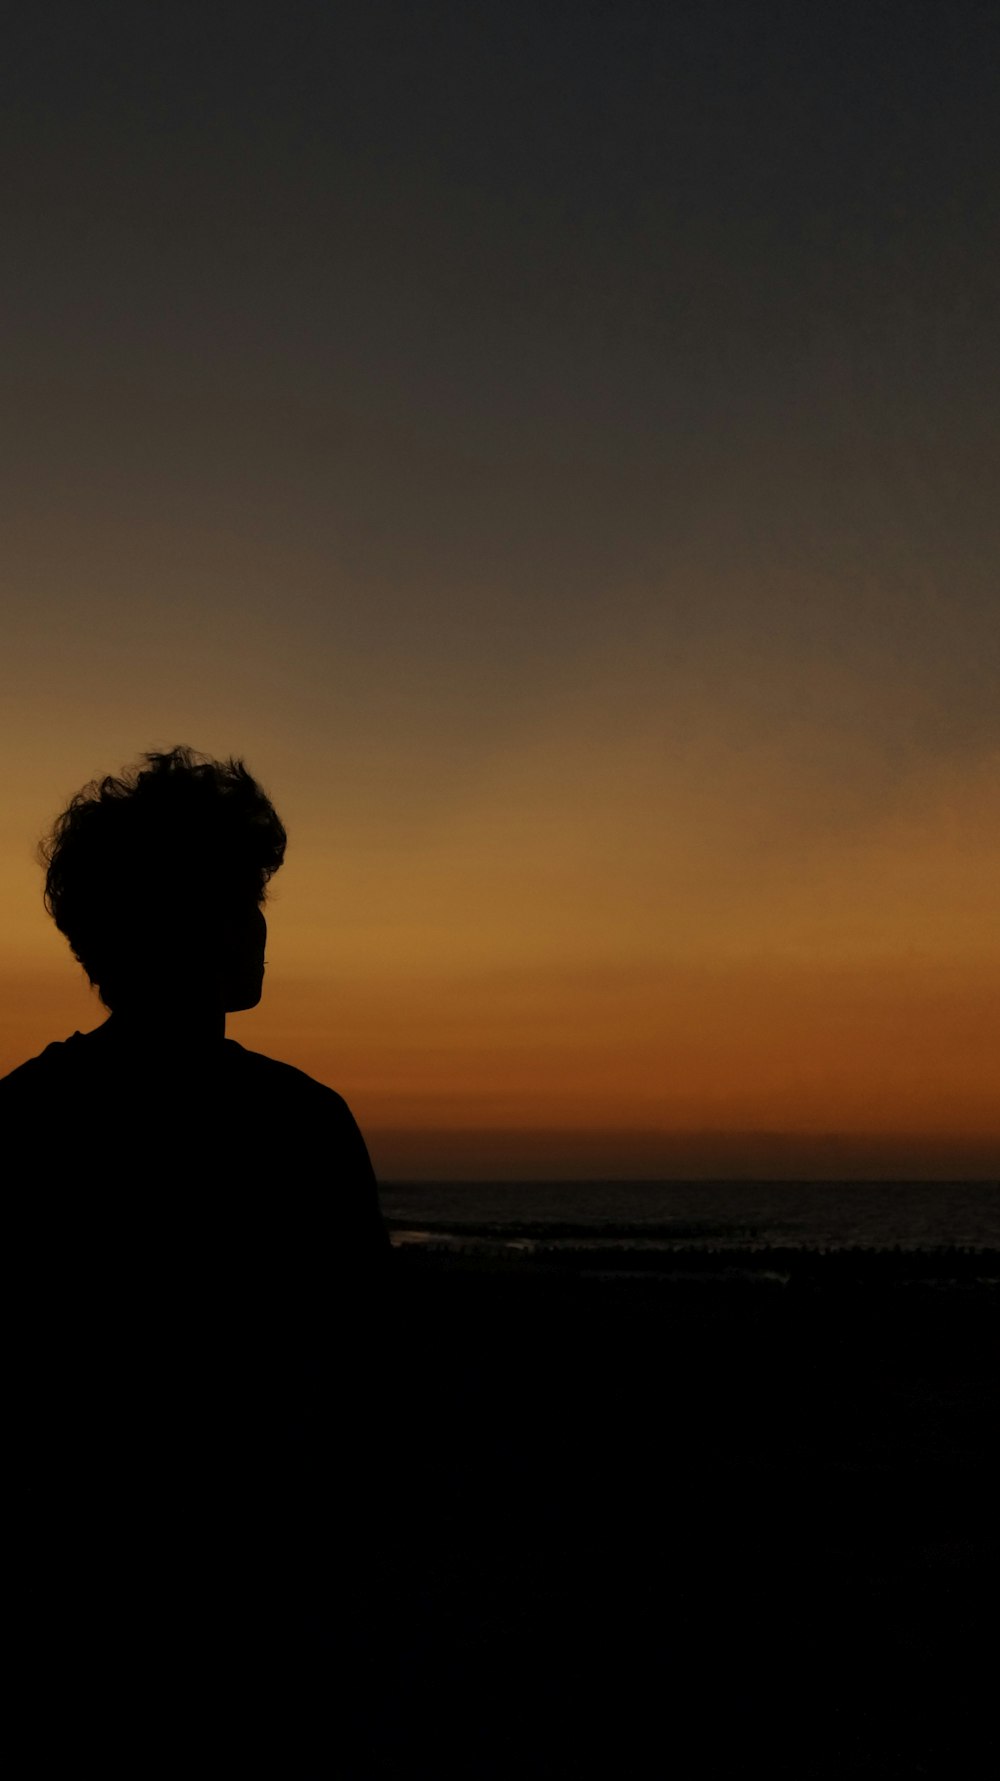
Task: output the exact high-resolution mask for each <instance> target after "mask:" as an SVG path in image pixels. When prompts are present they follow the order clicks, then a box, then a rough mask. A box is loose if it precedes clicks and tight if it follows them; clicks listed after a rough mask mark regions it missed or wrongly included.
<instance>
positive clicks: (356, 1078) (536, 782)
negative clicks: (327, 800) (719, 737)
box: [0, 733, 1000, 1177]
mask: <svg viewBox="0 0 1000 1781" xmlns="http://www.w3.org/2000/svg"><path fill="white" fill-rule="evenodd" d="M563 751H565V752H563ZM70 752H71V750H70V748H69V746H68V745H67V750H66V753H67V757H68V756H69V754H70ZM219 752H223V751H222V750H219ZM247 753H248V758H249V764H250V765H251V767H252V768H253V769H254V770H256V771H257V772H258V774H259V775H260V776H261V778H262V780H263V782H264V783H265V784H266V785H267V787H268V789H269V790H270V791H271V792H272V794H273V795H274V797H275V801H276V803H277V804H278V807H279V810H281V811H282V814H283V815H285V816H286V819H287V820H288V822H289V828H290V835H291V839H290V847H289V857H288V863H287V865H286V867H285V868H284V869H283V871H282V872H281V873H280V874H279V875H278V877H277V878H276V879H275V881H274V885H273V888H272V894H271V898H270V900H269V904H268V909H267V913H268V920H269V940H268V961H269V962H268V975H267V980H266V987H265V996H264V1000H263V1002H262V1004H261V1006H260V1008H259V1009H257V1010H254V1011H253V1012H251V1013H248V1014H244V1015H238V1016H232V1017H230V1020H229V1023H228V1030H229V1032H230V1034H231V1036H233V1037H235V1038H237V1039H239V1040H240V1041H241V1043H243V1044H245V1045H248V1046H250V1047H251V1048H252V1049H257V1050H262V1051H265V1052H270V1053H272V1054H273V1055H275V1056H278V1057H282V1058H284V1059H286V1060H287V1061H289V1062H291V1063H294V1064H296V1065H298V1066H299V1067H300V1068H302V1069H305V1070H307V1071H308V1072H309V1073H310V1074H311V1075H314V1076H316V1077H318V1078H319V1079H320V1080H322V1081H325V1082H328V1083H330V1085H331V1086H334V1087H336V1088H337V1089H338V1090H339V1091H340V1092H341V1093H343V1094H344V1095H345V1097H346V1098H347V1100H348V1101H349V1103H350V1105H351V1106H352V1108H353V1109H354V1111H355V1113H356V1115H357V1117H358V1119H359V1122H360V1123H361V1125H362V1129H363V1130H364V1131H365V1132H366V1135H367V1136H368V1139H369V1143H370V1146H371V1148H372V1152H373V1157H374V1160H375V1162H376V1166H377V1167H378V1168H379V1169H380V1171H381V1172H382V1173H383V1174H391V1175H392V1176H395V1177H400V1176H407V1175H416V1176H420V1175H423V1176H428V1175H430V1176H447V1175H450V1174H451V1175H454V1174H458V1175H462V1174H463V1173H470V1172H471V1173H473V1174H492V1175H500V1176H502V1175H503V1174H505V1173H509V1174H511V1175H519V1176H525V1175H526V1176H532V1175H537V1176H545V1175H553V1174H557V1175H558V1174H570V1175H574V1174H579V1175H597V1176H607V1175H612V1176H613V1175H615V1174H619V1175H628V1174H670V1173H680V1174H702V1173H708V1174H712V1173H715V1174H720V1173H721V1174H729V1173H751V1174H758V1175H766V1174H773V1175H784V1174H789V1173H790V1174H793V1175H794V1174H796V1173H801V1172H806V1173H810V1172H811V1173H827V1174H831V1173H832V1174H833V1175H837V1174H838V1173H842V1174H844V1175H845V1176H847V1175H852V1174H853V1175H857V1174H861V1175H865V1174H869V1175H883V1174H887V1173H888V1174H892V1173H899V1174H921V1173H926V1174H929V1175H935V1176H938V1177H940V1176H942V1175H944V1176H946V1177H947V1176H949V1175H953V1176H959V1175H977V1176H984V1175H986V1176H991V1175H992V1174H994V1173H996V1172H997V1169H998V1165H1000V1117H998V1111H997V1087H996V1085H997V1082H998V1080H1000V1057H998V1039H997V1027H998V1023H997V1019H996V1010H997V1007H998V1006H1000V940H998V937H997V932H996V922H995V919H994V908H995V887H996V886H997V884H998V883H1000V841H998V837H1000V822H998V820H997V817H998V815H1000V810H998V794H997V786H998V784H1000V772H998V771H997V767H998V765H1000V763H997V762H996V761H995V760H993V759H987V760H984V761H983V762H982V763H981V764H980V765H979V768H978V770H976V771H974V770H971V769H970V766H969V764H968V763H966V764H965V765H964V767H963V770H962V772H961V773H959V772H957V771H954V772H952V773H950V774H949V773H948V772H947V771H945V770H944V769H942V767H941V766H940V764H935V765H934V766H933V768H932V769H930V770H929V771H927V772H926V773H925V774H924V776H923V778H922V780H921V781H919V782H918V781H917V780H916V779H915V780H914V781H913V782H912V783H911V785H910V788H909V791H908V794H907V795H906V796H902V797H897V798H896V799H894V801H893V807H892V811H891V814H890V815H889V816H888V817H887V816H885V815H884V814H882V815H881V816H873V815H872V814H871V813H870V812H867V811H866V812H864V813H863V814H862V816H861V818H859V819H858V820H855V821H854V822H851V823H849V824H846V825H844V826H834V828H833V829H832V831H831V829H830V827H829V826H827V825H825V824H824V823H823V822H819V823H817V822H815V821H813V820H811V818H810V816H809V814H808V812H806V811H805V805H806V802H807V801H806V799H805V795H804V791H803V789H802V788H800V787H798V786H795V785H794V784H793V785H791V786H789V783H788V775H787V772H786V771H785V769H784V767H783V766H781V767H780V769H779V768H778V767H776V768H775V770H774V771H772V773H771V775H770V777H768V776H766V775H765V773H764V771H763V767H762V765H761V760H760V758H759V757H755V753H754V750H753V748H752V746H749V743H748V749H747V753H746V755H744V756H743V757H734V765H733V766H732V768H731V771H730V775H729V779H728V781H727V779H726V776H725V774H724V773H723V772H722V771H721V769H720V747H719V745H718V744H716V743H713V744H712V745H711V746H708V745H706V751H705V756H704V757H703V758H702V759H701V760H699V759H698V758H697V757H696V756H692V755H691V754H690V753H689V755H688V757H687V759H686V760H685V761H684V762H683V763H682V767H681V768H680V769H678V768H677V766H676V762H675V760H674V758H673V757H672V756H671V755H670V754H669V753H668V752H664V755H663V757H662V758H661V759H660V760H659V761H656V760H655V759H651V757H650V755H649V752H648V749H647V747H646V739H643V742H642V745H641V746H640V745H639V744H638V743H637V742H636V740H635V738H629V737H627V736H626V737H625V738H624V739H622V738H621V737H620V738H619V740H618V742H617V744H616V745H614V746H613V745H612V744H611V742H610V740H608V739H607V738H605V739H603V740H602V741H601V744H600V746H597V747H591V749H590V752H589V754H588V748H587V741H586V737H585V736H584V735H583V734H582V733H581V734H580V735H578V736H576V737H575V738H573V739H572V745H571V746H568V745H567V737H566V735H565V734H564V735H563V736H562V738H561V742H560V744H559V745H557V744H556V742H555V741H553V740H551V739H548V740H539V739H538V738H536V739H535V740H534V744H533V746H532V747H530V748H529V747H525V746H522V748H521V750H520V752H516V753H515V752H512V753H511V755H510V756H509V758H508V759H507V761H506V763H505V764H504V765H502V766H501V765H500V764H499V763H496V764H494V766H493V768H492V770H491V774H489V775H482V776H481V778H480V783H479V785H478V788H477V795H476V797H475V798H474V799H469V800H467V801H465V802H464V804H460V806H459V807H458V808H456V809H454V810H453V811H452V813H451V819H450V821H445V820H443V819H442V817H441V815H440V813H438V814H437V815H436V816H435V818H434V820H433V821H430V822H429V823H428V830H427V832H426V833H425V834H424V836H423V839H421V838H420V831H419V830H418V829H417V828H416V827H415V826H411V827H410V828H407V827H405V826H404V828H403V831H402V833H401V834H399V835H398V837H397V839H396V841H395V843H393V838H392V836H391V834H387V833H385V832H382V833H380V832H379V829H378V823H377V821H376V818H377V816H378V814H379V813H378V811H377V809H376V808H373V809H370V810H368V811H367V812H364V813H363V814H361V815H359V816H358V817H357V818H356V821H355V825H354V833H353V835H352V833H351V830H350V828H345V827H342V826H338V827H337V829H336V832H335V835H334V836H333V837H328V835H327V833H326V822H325V817H324V811H323V806H322V799H321V794H320V791H319V788H313V789H312V790H311V792H310V789H309V788H308V787H307V788H305V789H304V790H302V789H300V792H299V796H298V799H297V801H296V799H295V797H294V790H295V788H294V785H291V784H290V786H289V791H290V793H291V794H293V795H292V796H291V798H285V797H283V796H282V791H281V786H280V783H279V782H278V781H277V779H276V777H275V776H272V775H271V774H269V773H268V771H267V762H266V759H260V758H255V757H254V755H253V754H252V753H251V752H250V751H249V750H248V751H247ZM560 759H562V760H563V761H564V762H571V763H572V769H571V770H570V769H569V768H568V767H567V766H565V765H563V766H562V768H560V764H559V763H560ZM112 761H113V757H112ZM109 764H110V763H109ZM118 764H119V763H118V762H114V765H115V766H117V765H118ZM529 769H530V770H529ZM67 771H68V767H67ZM560 773H561V775H562V781H563V783H562V784H558V783H557V781H558V780H559V778H560ZM70 783H71V782H70ZM39 795H40V793H39ZM311 800H312V801H311ZM782 801H784V803H785V805H786V808H787V806H789V805H793V804H801V806H802V807H803V808H802V809H801V810H800V811H799V816H798V820H797V822H795V823H794V824H791V825H790V827H789V828H788V829H787V830H783V829H782V827H781V824H780V823H779V822H778V821H777V817H778V815H780V809H781V804H782ZM289 803H291V804H292V807H293V813H290V812H289V809H288V805H289ZM651 812H661V813H662V814H661V819H660V821H658V822H657V821H654V820H652V819H651V816H650V813H651ZM18 814H19V818H20V823H21V824H22V825H24V823H25V818H26V816H27V805H26V803H24V802H22V807H21V810H20V812H19V813H18ZM43 827H44V820H43V821H41V822H39V821H35V822H34V828H33V830H32V831H29V832H28V833H25V830H24V827H23V826H22V828H21V838H22V841H23V845H22V847H21V848H20V850H14V849H12V848H11V845H10V844H11V841H12V840H13V838H14V837H13V836H12V835H11V833H10V832H8V860H13V861H14V862H15V868H16V869H15V870H13V871H12V872H11V873H10V874H9V877H8V880H7V882H6V884H5V888H4V902H3V905H2V909H0V914H2V917H3V933H4V937H5V938H4V950H3V953H2V954H0V958H2V964H0V988H2V991H3V996H2V1010H3V1011H2V1016H0V1070H5V1069H7V1068H10V1067H12V1066H13V1065H15V1064H16V1063H18V1062H20V1061H21V1060H22V1059H23V1058H24V1057H26V1056H29V1055H33V1054H34V1053H35V1052H37V1051H38V1050H40V1049H41V1047H42V1046H43V1045H44V1044H45V1043H47V1042H48V1040H49V1039H51V1038H54V1037H64V1036H66V1034H67V1033H68V1032H69V1031H72V1030H73V1029H74V1028H76V1027H79V1028H81V1029H82V1030H86V1029H87V1028H89V1027H92V1026H94V1025H96V1024H98V1022H99V1021H100V1020H101V1019H103V1018H104V1011H103V1009H102V1008H101V1005H100V1003H99V1001H98V999H97V997H96V994H95V993H94V992H92V991H90V990H89V988H88V987H87V985H86V983H85V981H84V979H83V976H82V973H81V972H80V970H79V967H77V966H76V964H75V962H74V961H73V960H72V958H71V957H70V955H69V953H68V949H66V947H65V943H64V942H63V941H62V939H61V936H59V935H58V934H56V933H55V931H54V929H52V926H51V923H50V922H49V921H48V918H47V917H46V916H45V914H44V912H43V911H42V910H41V908H40V903H39V891H40V872H39V870H38V868H37V866H35V865H34V863H33V862H32V860H31V858H30V854H31V846H32V844H33V842H34V840H35V839H36V838H37V835H38V833H39V832H40V831H41V829H42V828H43ZM17 851H20V860H19V861H18V859H17ZM60 953H61V954H62V955H63V956H60Z"/></svg>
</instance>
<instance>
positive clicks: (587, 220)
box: [0, 0, 1000, 1176]
mask: <svg viewBox="0 0 1000 1781" xmlns="http://www.w3.org/2000/svg"><path fill="white" fill-rule="evenodd" d="M6 30H7V35H6V41H5V48H4V62H5V74H4V81H5V83H6V91H5V94H4V104H3V107H2V111H3V131H4V148H5V153H4V165H5V176H4V217H3V242H4V253H3V274H2V278H3V318H4V325H5V335H6V341H5V347H4V351H3V355H2V361H0V385H2V388H0V402H2V411H3V424H2V442H3V447H2V449H3V461H2V475H0V505H2V509H3V551H2V556H0V570H2V578H3V585H2V634H0V776H2V784H0V822H2V848H0V1071H3V1070H4V1069H6V1068H9V1067H12V1066H13V1065H14V1064H15V1063H17V1062H20V1061H21V1060H22V1059H23V1058H24V1057H26V1056H29V1055H31V1054H33V1053H34V1052H37V1051H38V1050H39V1049H41V1047H42V1046H43V1045H44V1044H45V1043H47V1042H48V1040H50V1039H52V1038H57V1037H64V1036H65V1035H66V1034H67V1033H69V1032H71V1031H72V1030H73V1029H74V1028H75V1027H80V1028H82V1029H84V1030H86V1029H87V1028H88V1027H91V1026H94V1025H96V1024H97V1023H98V1021H99V1020H100V1019H101V1018H103V1011H102V1010H101V1008H100V1005H99V1004H98V1003H97V1001H96V997H95V996H94V995H93V993H92V992H91V991H90V990H89V989H88V987H87V985H86V982H85V980H84V979H83V978H82V974H81V972H80V971H79V968H78V967H77V966H76V965H75V963H74V962H73V960H72V959H71V957H70V955H69V953H68V950H67V948H66V946H65V943H64V941H63V940H62V939H61V937H60V936H59V935H58V934H57V933H56V932H55V930H54V928H53V927H52V924H51V923H50V922H49V920H48V918H47V916H46V915H45V914H44V911H43V910H42V908H41V902H40V878H41V875H40V872H39V869H38V866H37V864H36V863H35V860H34V857H33V856H34V848H35V846H36V844H37V841H38V839H39V837H40V835H41V834H42V833H43V831H44V829H45V827H46V825H47V824H48V823H49V822H50V821H51V819H52V818H53V817H54V816H55V814H56V813H57V812H58V811H59V809H61V808H62V806H63V805H64V804H65V802H66V801H67V799H68V797H69V796H70V795H71V794H72V793H73V792H74V791H75V790H77V789H78V788H79V786H80V785H82V784H83V783H84V782H85V781H86V780H88V779H89V778H91V777H92V776H94V775H98V774H102V773H104V772H114V771H117V770H118V769H119V768H120V767H121V766H122V764H123V763H125V762H130V761H134V760H135V759H136V758H137V757H138V755H139V754H140V753H141V752H142V751H143V750H144V749H148V748H155V747H170V746H172V745H173V744H175V743H178V742H183V743H187V744H189V745H191V746H193V747H195V748H199V749H203V750H206V751H207V752H209V753H212V754H217V755H228V754H230V753H238V754H242V755H243V756H244V757H245V758H246V760H247V763H248V765H249V766H250V768H251V770H252V771H254V772H255V773H256V774H257V776H258V777H259V778H260V779H261V780H262V782H263V783H264V785H265V786H266V788H267V789H268V790H269V791H270V793H271V794H272V796H273V797H274V799H275V802H276V804H277V806H278V808H279V811H280V813H281V814H282V816H283V818H284V820H285V821H286V824H287V826H288V829H289V833H290V846H289V855H288V864H287V866H286V867H285V869H284V871H283V872H282V873H281V874H280V875H279V877H278V878H277V880H276V881H275V884H274V888H273V894H272V901H271V903H270V906H269V912H268V913H269V920H270V929H271V932H270V940H269V946H268V987H267V992H266V997H265V1000H264V1002H263V1003H262V1005H261V1007H260V1008H259V1009H258V1010H257V1011H255V1012H254V1013H252V1014H248V1015H243V1016H239V1017H235V1018H233V1019H232V1020H231V1021H230V1023H229V1031H230V1032H231V1034H232V1035H233V1036H234V1037H237V1038H239V1039H240V1040H241V1041H242V1042H243V1043H245V1044H248V1045H251V1046H253V1047H254V1048H256V1049H259V1050H263V1051H270V1052H272V1053H274V1054H275V1055H277V1056H280V1057H284V1058H287V1059H289V1060H290V1061H291V1062H293V1063H298V1064H300V1065H301V1066H302V1067H303V1068H305V1069H307V1070H309V1071H310V1072H311V1073H312V1074H314V1075H316V1076H319V1077H320V1078H321V1079H322V1080H324V1081H328V1082H330V1083H331V1084H333V1085H334V1086H335V1087H337V1088H338V1089H340V1091H341V1092H342V1093H344V1094H345V1095H346V1096H347V1098H348V1100H349V1101H350V1103H351V1105H352V1107H353V1109H354V1111H355V1113H356V1114H357V1116H358V1119H359V1121H360V1122H361V1124H362V1127H363V1129H364V1130H365V1132H366V1135H367V1136H368V1137H369V1141H370V1145H371V1149H372V1153H373V1157H374V1160H375V1162H376V1166H377V1167H378V1168H379V1169H380V1170H381V1171H382V1172H383V1173H384V1174H389V1175H397V1176H399V1175H406V1174H435V1173H441V1174H447V1173H452V1174H455V1173H457V1174H462V1173H466V1172H474V1173H479V1174H500V1175H503V1174H529V1175H530V1174H547V1175H552V1174H570V1175H573V1174H596V1175H601V1174H616V1173H617V1174H626V1175H628V1174H649V1175H656V1174H661V1173H664V1174H668V1173H681V1174H686V1175H697V1174H713V1173H724V1174H731V1173H750V1174H757V1175H769V1174H783V1173H791V1174H794V1173H796V1172H800V1171H804V1172H808V1173H815V1174H830V1175H835V1176H836V1175H838V1174H862V1175H864V1174H886V1173H888V1174H892V1173H904V1174H931V1175H945V1176H947V1175H950V1174H979V1175H987V1176H990V1175H993V1174H996V1173H998V1172H1000V1106H998V1102H1000V1094H998V1086H997V1085H998V1083H1000V920H998V904H1000V698H998V691H997V689H998V680H1000V592H998V574H997V569H998V562H1000V548H998V547H1000V520H998V514H1000V502H998V499H997V486H998V470H1000V450H998V433H997V421H996V415H997V400H996V397H997V390H998V388H1000V351H998V334H997V315H998V313H1000V248H998V227H997V206H996V194H997V190H998V189H1000V186H998V179H1000V132H998V130H997V124H996V118H997V116H998V115H1000V91H998V88H1000V81H998V69H1000V13H998V11H997V9H996V8H995V7H993V6H990V5H986V4H971V3H965V0H952V4H949V5H947V6H942V5H921V4H919V3H914V0H910V3H909V4H905V5H904V4H878V3H877V0H866V3H865V4H863V5H854V4H843V3H839V4H835V5H834V4H831V5H826V4H820V5H810V6H804V5H802V4H801V3H800V0H795V3H794V4H784V3H780V0H779V3H776V4H767V5H759V6H757V5H748V4H744V5H736V4H732V3H729V4H719V3H715V0H697V3H695V4H687V3H683V4H673V3H671V4H666V3H664V0H656V3H653V0H648V3H644V4H640V3H638V0H614V4H611V3H610V0H609V3H607V4H595V3H591V4H586V3H584V4H580V3H578V0H577V3H572V4H571V3H569V0H565V3H559V4H555V3H552V0H531V3H530V4H524V3H522V0H504V3H503V4H498V3H494V0H479V3H478V4H476V5H470V4H468V3H467V0H461V3H455V4H433V3H428V4H422V5H419V6H417V5H413V4H409V3H407V4H384V3H382V0H364V3H361V0H341V3H339V4H337V5H336V6H333V5H330V6H326V5H318V4H310V5H301V4H298V3H297V0H283V3H282V4H281V5H277V4H275V5H271V6H260V5H256V6H254V5H247V4H246V3H245V0H244V3H241V4H234V5H214V4H211V3H209V4H186V3H182V0H170V3H169V4H168V5H156V4H153V5H149V4H144V5H139V6H135V5H128V6H113V5H107V4H104V5H102V4H93V5H90V6H87V7H82V6H79V5H72V6H70V5H66V4H60V5H51V4H49V5H46V4H45V3H44V0H39V4H37V5H35V6H33V7H32V8H30V9H28V8H21V9H20V16H19V17H16V18H15V19H13V20H12V21H9V22H8V26H7V28H6Z"/></svg>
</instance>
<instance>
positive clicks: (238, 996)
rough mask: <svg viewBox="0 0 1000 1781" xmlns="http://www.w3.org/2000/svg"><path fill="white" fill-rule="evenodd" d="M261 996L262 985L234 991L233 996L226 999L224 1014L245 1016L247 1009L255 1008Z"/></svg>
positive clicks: (262, 992) (262, 991)
mask: <svg viewBox="0 0 1000 1781" xmlns="http://www.w3.org/2000/svg"><path fill="white" fill-rule="evenodd" d="M263 994H264V985H263V984H262V983H259V984H257V985H256V986H255V987H254V988H252V989H251V988H246V989H241V990H237V991H235V992H234V994H233V995H231V996H228V997H227V998H226V1013H227V1014H246V1012H247V1010H248V1009H250V1008H256V1006H257V1004H258V1002H259V1001H260V999H261V996H262V995H263Z"/></svg>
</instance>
